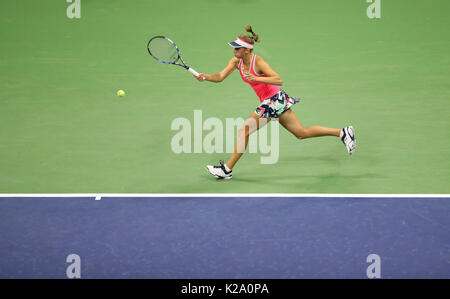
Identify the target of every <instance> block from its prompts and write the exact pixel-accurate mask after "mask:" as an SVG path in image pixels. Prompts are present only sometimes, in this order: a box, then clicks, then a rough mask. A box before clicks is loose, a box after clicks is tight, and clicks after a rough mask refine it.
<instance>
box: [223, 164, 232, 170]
mask: <svg viewBox="0 0 450 299" xmlns="http://www.w3.org/2000/svg"><path fill="white" fill-rule="evenodd" d="M223 166H225V170H226V171H227V172H229V171H231V169H229V168H228V166H227V164H224V165H223Z"/></svg>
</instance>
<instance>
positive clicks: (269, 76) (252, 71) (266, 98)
mask: <svg viewBox="0 0 450 299" xmlns="http://www.w3.org/2000/svg"><path fill="white" fill-rule="evenodd" d="M245 29H246V31H247V32H250V33H251V36H250V35H249V34H242V35H240V36H238V37H237V38H236V40H235V41H232V42H230V43H229V45H230V46H231V47H233V48H234V57H233V58H231V59H230V61H229V62H228V65H227V66H226V67H225V68H224V69H223V70H222V71H221V72H220V73H217V74H203V73H200V74H199V75H198V76H197V77H196V78H197V80H198V81H200V82H202V81H211V82H222V81H223V80H224V79H225V78H226V77H228V76H229V75H230V74H231V73H232V72H233V71H234V70H235V69H238V70H239V73H240V74H241V77H242V80H243V81H244V82H245V83H248V84H250V86H251V87H252V88H253V90H254V91H255V93H256V95H257V96H258V98H259V100H260V102H261V103H260V105H259V106H258V107H256V109H255V111H254V112H253V113H252V114H251V115H250V117H249V118H248V119H247V120H246V121H245V123H244V125H243V126H242V127H241V128H239V130H238V136H237V143H236V145H235V147H234V151H233V154H232V155H231V157H230V159H229V160H228V162H227V163H225V164H224V163H223V161H220V162H219V164H220V165H218V166H213V165H207V166H206V169H207V170H208V172H209V173H210V174H211V175H213V176H215V177H217V178H220V179H231V178H232V169H233V167H234V166H235V165H236V162H237V161H238V160H239V159H240V158H241V157H242V155H243V153H244V152H245V149H246V147H247V144H248V138H249V135H250V134H252V133H253V132H255V131H257V130H258V129H259V128H261V127H263V126H264V125H266V124H267V123H268V122H269V121H270V119H272V118H277V119H278V120H279V123H280V124H281V125H282V126H283V127H284V128H286V129H287V130H288V131H289V132H291V133H292V134H294V136H295V137H297V138H298V139H305V138H311V137H319V136H336V137H340V139H341V141H342V142H343V143H344V144H345V146H346V148H347V152H348V153H349V154H352V153H353V152H354V150H355V148H356V141H355V130H354V128H353V127H352V126H348V127H344V128H342V129H332V128H327V127H322V126H311V127H303V126H302V124H301V123H300V121H299V120H298V118H297V116H296V115H295V113H294V112H293V111H292V110H291V109H290V108H291V107H292V106H293V105H295V104H296V103H298V102H299V101H300V100H299V99H298V98H294V97H290V96H288V95H287V94H286V92H285V91H284V90H282V89H280V87H279V86H281V85H282V84H283V80H282V79H281V77H280V75H278V73H277V72H275V71H274V70H273V69H272V68H271V67H270V65H269V64H268V63H267V62H266V61H265V60H264V59H263V58H262V57H260V56H257V55H255V54H253V47H254V45H255V42H257V41H258V39H259V36H258V34H255V33H254V32H253V30H252V27H251V26H250V25H247V26H246V27H245Z"/></svg>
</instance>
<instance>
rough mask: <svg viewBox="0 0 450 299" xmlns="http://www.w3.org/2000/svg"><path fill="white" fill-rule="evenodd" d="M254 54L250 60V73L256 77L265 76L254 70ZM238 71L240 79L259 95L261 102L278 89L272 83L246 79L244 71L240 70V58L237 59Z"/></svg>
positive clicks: (278, 89) (278, 88)
mask: <svg viewBox="0 0 450 299" xmlns="http://www.w3.org/2000/svg"><path fill="white" fill-rule="evenodd" d="M255 59H256V55H255V54H253V56H252V60H251V62H250V74H252V75H253V76H256V77H267V76H266V75H259V74H257V73H256V72H255V68H254V64H255ZM238 69H239V72H240V73H241V77H242V80H244V82H247V83H248V84H250V86H251V87H252V88H253V90H254V91H255V92H256V95H257V96H258V97H259V100H260V101H261V102H262V101H264V100H265V99H268V98H271V97H272V96H274V95H275V94H276V93H278V92H279V91H280V87H278V86H276V85H272V84H267V83H261V82H255V81H247V80H246V79H245V77H244V73H243V72H242V59H241V60H240V61H239V66H238Z"/></svg>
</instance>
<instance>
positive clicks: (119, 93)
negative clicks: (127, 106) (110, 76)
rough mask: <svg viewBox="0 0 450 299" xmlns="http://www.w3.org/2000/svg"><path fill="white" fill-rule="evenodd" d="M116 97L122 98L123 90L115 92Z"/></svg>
mask: <svg viewBox="0 0 450 299" xmlns="http://www.w3.org/2000/svg"><path fill="white" fill-rule="evenodd" d="M117 95H118V96H119V97H123V96H124V95H125V91H123V90H122V89H121V90H119V91H117Z"/></svg>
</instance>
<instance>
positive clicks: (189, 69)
mask: <svg viewBox="0 0 450 299" xmlns="http://www.w3.org/2000/svg"><path fill="white" fill-rule="evenodd" d="M188 71H190V72H191V73H192V74H193V75H194V76H195V77H198V73H197V72H196V71H195V70H194V69H192V68H188Z"/></svg>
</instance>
